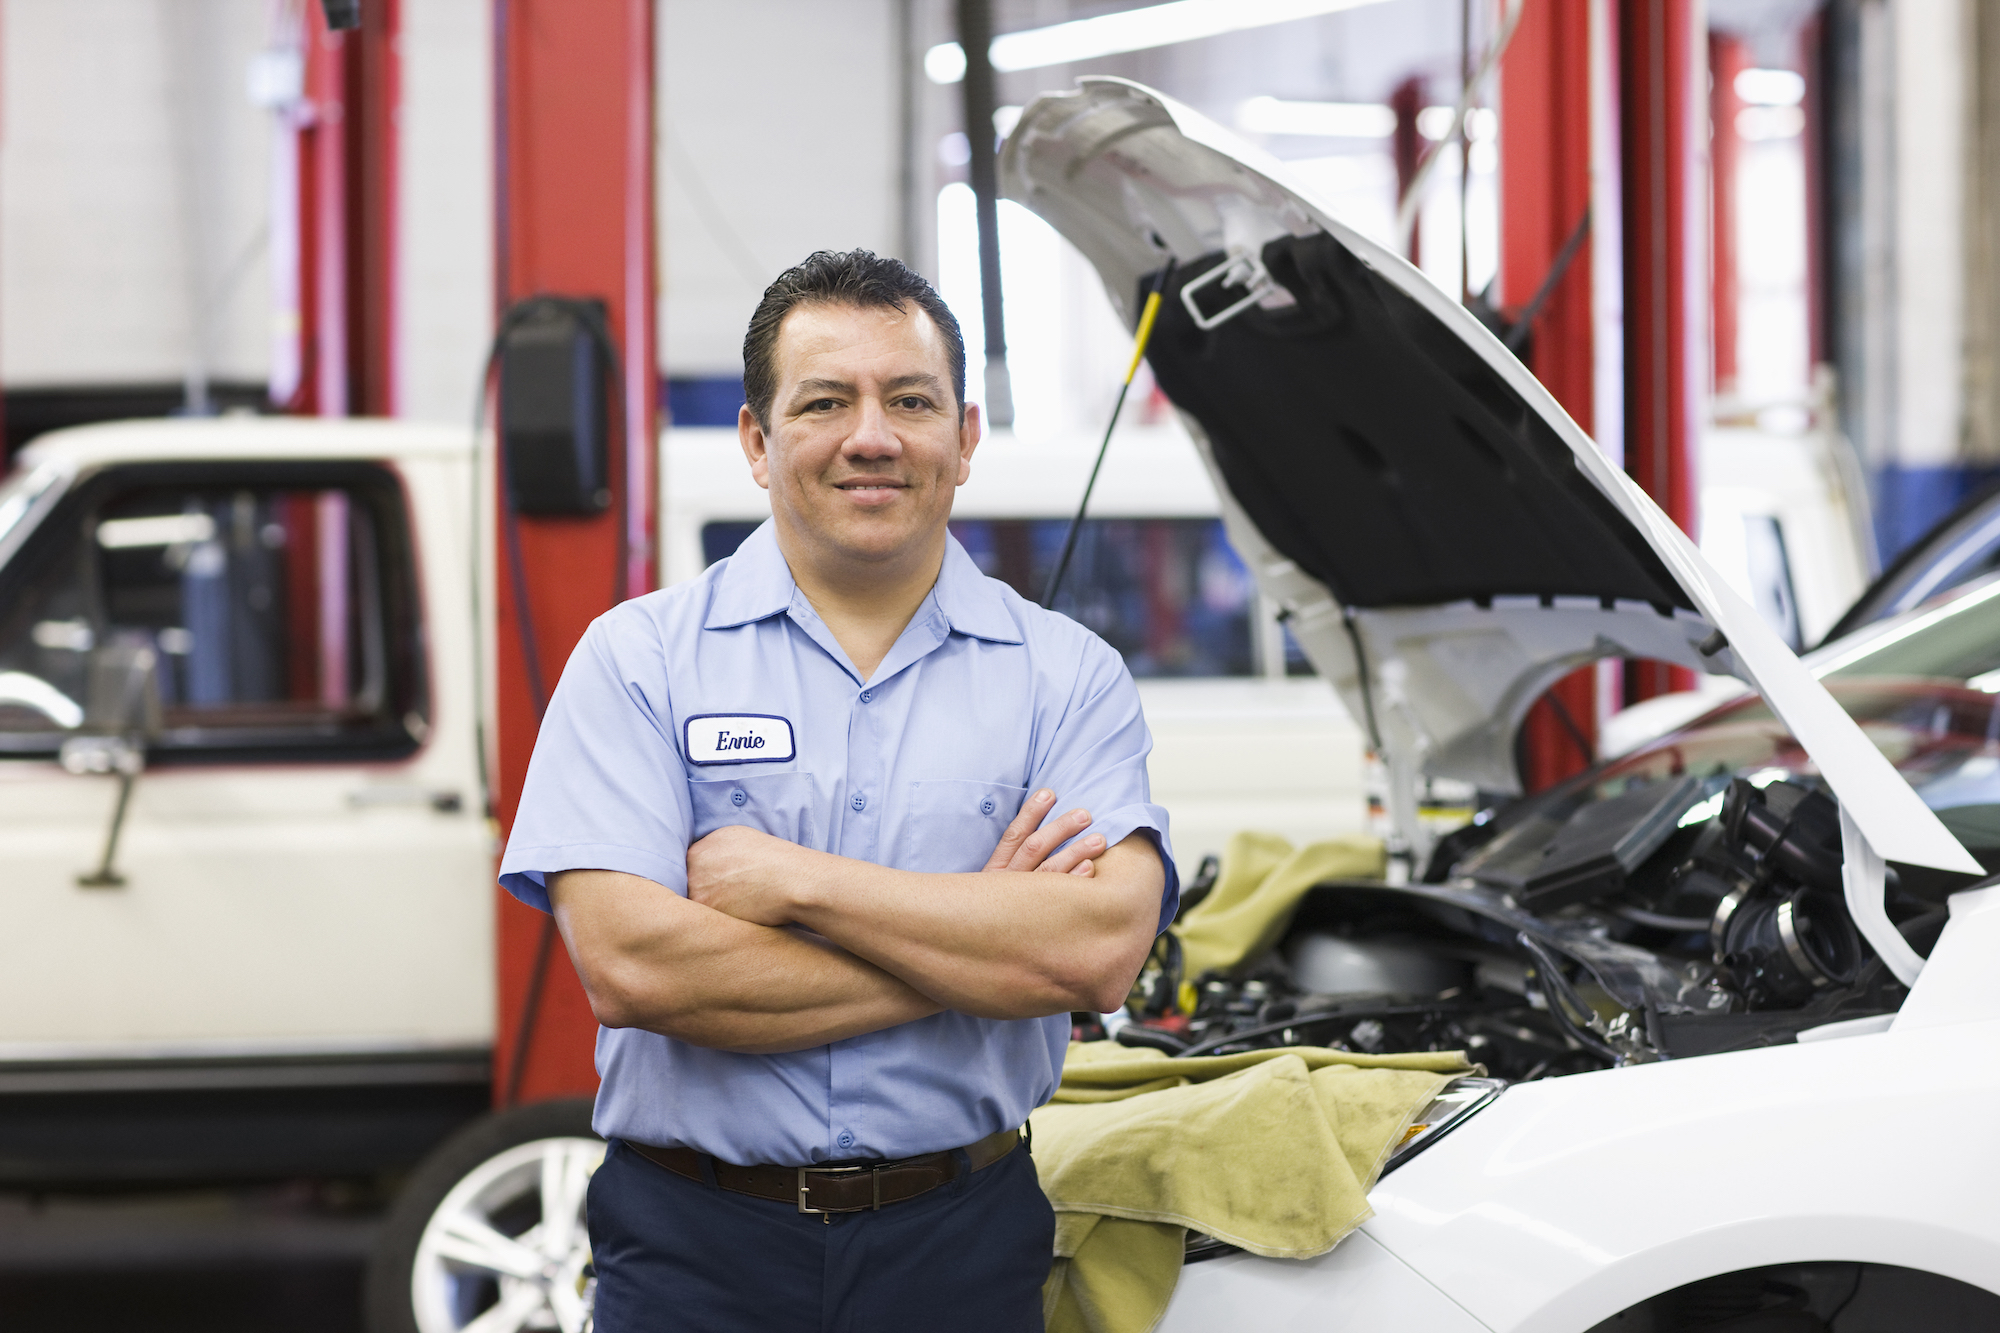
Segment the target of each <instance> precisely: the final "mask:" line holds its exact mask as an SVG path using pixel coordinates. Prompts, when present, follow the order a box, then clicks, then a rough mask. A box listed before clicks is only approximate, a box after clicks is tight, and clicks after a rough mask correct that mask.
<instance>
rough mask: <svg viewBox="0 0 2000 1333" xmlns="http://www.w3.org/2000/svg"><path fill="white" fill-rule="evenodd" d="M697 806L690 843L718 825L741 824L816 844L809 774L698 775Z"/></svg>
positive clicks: (692, 790)
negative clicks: (704, 776)
mask: <svg viewBox="0 0 2000 1333" xmlns="http://www.w3.org/2000/svg"><path fill="white" fill-rule="evenodd" d="M688 795H689V797H690V798H691V800H692V803H693V805H694V830H693V836H692V837H691V838H689V839H688V841H689V842H699V841H700V840H701V839H703V838H705V837H707V836H708V835H709V834H711V833H713V832H715V831H716V830H717V829H719V828H727V827H728V826H730V825H731V824H741V825H742V826H743V827H744V828H753V829H757V830H759V831H760V832H763V833H768V834H770V835H771V836H772V837H774V838H783V839H784V840H785V841H786V842H795V843H797V844H798V845H799V846H801V847H815V848H816V847H818V846H819V843H818V842H816V841H815V840H814V834H815V833H816V832H817V828H816V825H817V821H816V820H815V819H814V818H813V780H812V774H810V773H744V774H740V775H738V776H736V777H731V778H712V779H706V778H705V779H697V780H694V781H690V782H689V783H688Z"/></svg>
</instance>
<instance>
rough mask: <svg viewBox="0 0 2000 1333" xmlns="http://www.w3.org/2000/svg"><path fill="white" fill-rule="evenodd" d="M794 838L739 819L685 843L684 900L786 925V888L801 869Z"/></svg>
mask: <svg viewBox="0 0 2000 1333" xmlns="http://www.w3.org/2000/svg"><path fill="white" fill-rule="evenodd" d="M803 850H804V849H803V848H801V847H799V846H798V845H797V844H796V843H790V842H786V841H785V840H784V839H783V838H774V837H772V836H771V835H770V834H768V833H762V832H759V831H758V830H756V829H753V828H745V827H743V826H742V825H740V824H730V825H728V826H726V827H724V828H719V829H717V830H715V832H713V833H711V834H709V835H708V836H707V837H705V838H703V839H701V840H700V841H699V842H697V843H695V844H694V845H693V846H692V847H689V848H688V852H687V872H688V900H689V901H690V902H697V903H700V904H701V905H702V906H704V907H713V908H714V909H715V910H716V911H718V912H726V913H728V914H729V915H730V916H733V917H735V918H736V919H737V920H739V921H748V922H750V923H752V924H753V925H759V926H789V925H790V924H792V914H793V907H792V903H791V899H790V897H789V895H788V893H787V890H788V889H789V888H790V887H791V885H793V884H794V883H796V882H797V877H798V875H799V874H800V873H802V868H800V867H798V866H797V865H796V864H795V863H796V861H797V859H798V857H799V855H800V853H801V852H802V851H803Z"/></svg>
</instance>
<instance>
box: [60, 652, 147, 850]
mask: <svg viewBox="0 0 2000 1333" xmlns="http://www.w3.org/2000/svg"><path fill="white" fill-rule="evenodd" d="M84 726H85V728H86V730H87V734H85V735H81V736H72V737H70V738H69V739H68V740H66V741H64V742H63V745H62V752H61V757H62V766H63V768H64V769H66V770H68V771H69V772H71V773H75V774H78V775H79V776H82V775H88V774H107V775H113V776H116V777H117V779H118V801H117V804H115V805H114V806H112V808H111V827H110V829H109V830H108V831H107V832H106V834H105V837H104V856H103V859H102V860H101V861H100V862H99V863H98V866H97V869H96V870H93V871H91V872H89V873H88V874H82V875H78V876H77V877H76V882H77V883H78V884H79V885H81V886H83V887H84V888H91V889H115V888H119V887H122V886H123V885H124V883H125V877H124V876H123V875H121V874H119V873H118V871H117V870H116V869H115V868H114V865H113V863H114V861H115V860H116V859H117V856H118V834H119V833H120V831H122V830H123V828H124V827H125V811H126V808H127V807H128V806H129V805H130V804H131V801H132V785H133V784H134V783H135V782H137V781H138V778H139V774H140V773H141V772H143V771H144V770H145V767H146V742H147V741H149V740H152V739H153V738H155V737H157V736H158V735H159V734H160V655H159V650H158V649H156V648H155V647H154V646H153V644H152V641H151V639H150V638H149V637H147V636H145V635H126V634H120V635H117V636H114V637H113V638H112V640H111V642H109V643H107V644H105V645H104V646H103V647H102V648H100V649H98V650H97V651H96V652H95V653H93V654H92V655H91V659H90V692H89V696H88V702H87V703H86V705H85V708H84Z"/></svg>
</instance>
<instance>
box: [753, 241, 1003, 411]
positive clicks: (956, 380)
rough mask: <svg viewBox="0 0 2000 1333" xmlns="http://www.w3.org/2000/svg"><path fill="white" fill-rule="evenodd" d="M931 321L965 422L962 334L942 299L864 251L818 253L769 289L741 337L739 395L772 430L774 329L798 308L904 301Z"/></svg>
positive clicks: (902, 269) (897, 263)
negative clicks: (946, 360)
mask: <svg viewBox="0 0 2000 1333" xmlns="http://www.w3.org/2000/svg"><path fill="white" fill-rule="evenodd" d="M906 301H907V302H913V303H914V304H915V305H916V307H917V308H918V309H919V310H921V311H923V312H924V313H925V314H927V315H929V316H930V317H931V323H933V324H935V325H937V331H938V333H939V334H940V335H941V336H942V337H943V338H944V350H945V356H946V358H947V359H948V360H949V361H950V362H951V387H952V392H954V393H956V394H957V395H958V416H959V420H961V421H963V420H964V419H965V335H964V334H962V333H960V332H959V329H958V320H957V319H956V318H955V317H954V316H953V315H952V313H951V307H949V306H947V305H946V304H945V303H944V298H943V297H941V296H939V295H938V294H937V290H936V289H935V288H933V287H932V286H931V285H930V284H929V283H928V282H925V281H924V280H923V278H922V277H921V276H919V275H918V274H916V273H914V272H912V271H911V270H910V269H909V268H908V267H907V266H906V265H905V264H904V263H903V262H902V261H901V260H899V259H884V258H882V257H881V256H880V255H877V254H874V253H873V252H871V251H868V250H848V251H846V252H844V253H839V254H836V253H835V252H833V251H831V250H818V251H815V252H813V253H812V254H810V255H807V256H806V258H805V262H803V263H800V264H796V265H794V266H793V267H791V268H788V269H786V270H785V271H784V272H783V273H780V274H779V275H778V277H777V281H775V282H773V283H772V284H771V285H770V286H769V287H766V288H765V289H764V299H763V300H761V301H759V302H758V303H757V311H756V313H755V314H753V315H751V316H750V330H749V332H747V333H745V334H744V335H743V397H744V400H745V401H746V402H748V403H749V405H750V411H751V413H752V414H753V415H755V416H756V418H757V424H758V425H760V426H762V427H763V428H764V429H765V430H769V429H770V428H771V400H772V399H773V398H775V397H776V396H777V393H778V366H777V360H778V329H779V326H780V325H782V324H783V323H784V322H785V316H786V315H789V314H791V313H792V311H793V310H795V309H797V308H798V307H799V306H802V305H851V306H859V307H861V308H862V309H864V310H865V309H867V308H869V307H871V306H872V307H885V306H886V307H889V308H891V309H895V310H903V309H906V308H907V307H906V306H905V305H904V302H906Z"/></svg>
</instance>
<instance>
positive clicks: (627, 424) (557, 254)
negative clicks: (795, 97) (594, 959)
mask: <svg viewBox="0 0 2000 1333" xmlns="http://www.w3.org/2000/svg"><path fill="white" fill-rule="evenodd" d="M493 34H494V97H495V104H494V116H495V125H494V129H495V134H494V149H495V177H494V179H495V199H494V207H495V222H496V226H495V233H494V243H495V256H494V258H495V284H494V286H495V296H496V298H497V303H498V306H499V309H501V310H505V309H506V307H507V306H508V305H510V304H511V303H512V302H514V301H516V300H519V299H520V298H522V297H525V296H530V295H536V294H553V295H563V296H572V297H595V298H597V299H599V300H601V301H603V302H604V303H605V305H606V307H607V308H608V309H609V311H610V328H611V330H612V334H613V338H614V341H616V342H617V343H618V345H619V359H620V366H621V369H622V372H623V379H624V401H623V404H622V414H623V415H622V426H623V430H622V435H623V438H624V440H625V441H627V442H628V443H627V447H626V448H625V450H624V455H625V463H624V467H623V469H622V470H618V469H616V459H617V454H616V450H615V447H614V455H613V457H614V470H615V471H618V479H617V481H616V483H615V484H614V487H613V492H614V502H613V506H612V509H611V510H610V511H609V512H608V513H606V514H603V515H601V516H598V517H594V518H520V519H517V520H516V522H518V524H519V527H520V539H521V548H522V555H523V562H524V564H525V566H526V569H527V585H528V586H527V599H528V602H529V604H530V608H531V611H532V617H533V622H534V631H535V640H536V643H537V647H538V649H539V652H540V657H541V670H542V678H543V679H544V680H546V681H549V682H551V684H553V682H554V681H555V680H556V679H557V678H558V676H559V675H560V674H561V672H562V668H563V664H564V662H565V661H567V659H568V657H569V653H570V650H571V649H572V648H573V647H574V646H575V644H576V642H577V640H578V639H579V638H580V637H581V636H582V634H583V631H584V629H585V627H586V626H588V625H589V623H590V622H591V621H592V620H593V619H595V618H596V617H597V616H599V615H601V614H603V612H604V611H605V610H607V609H608V608H609V607H610V605H611V604H612V599H613V592H614V585H615V587H616V590H617V593H618V594H619V595H620V596H632V595H636V594H637V593H640V592H644V591H646V590H647V589H648V588H650V587H651V586H652V582H653V578H654V563H653V551H654V545H655V544H654V542H653V538H652V532H653V513H652V495H653V482H652V462H653V450H654V432H655V424H656V422H655V403H656V400H657V390H656V385H657V377H658V371H657V363H656V359H655V357H656V354H655V348H654V328H653V326H654V290H655V279H654V259H653V6H652V4H651V3H650V0H495V3H494V6H493ZM497 489H498V488H497V487H496V490H497ZM501 521H503V522H504V521H505V520H504V516H501ZM496 530H497V529H496ZM496 555H497V553H496ZM495 584H496V586H497V606H496V615H495V625H494V628H493V633H494V635H495V636H496V639H497V642H496V643H495V645H494V649H495V664H496V672H497V677H498V679H497V692H498V736H497V743H496V749H497V755H496V758H497V772H496V774H495V792H494V794H495V803H496V807H497V809H496V813H497V814H498V816H499V818H500V821H501V823H502V825H503V827H506V826H511V824H512V822H513V817H514V812H515V810H516V808H517V807H518V805H519V802H520V796H521V783H522V779H523V778H524V777H525V775H526V772H527V766H528V758H529V756H530V754H531V753H532V752H533V749H534V743H535V734H536V730H537V724H538V719H537V716H536V708H535V701H534V699H533V697H532V696H531V694H530V687H529V684H528V671H527V665H526V661H525V659H524V658H523V656H522V652H521V638H520V633H519V631H520V623H521V622H520V615H519V610H520V609H519V608H518V607H517V606H516V605H515V602H514V598H513V591H512V588H511V585H510V580H509V579H508V577H507V576H506V573H505V570H504V568H503V569H502V570H501V576H500V577H499V578H497V579H496V580H495ZM499 904H500V906H499V923H498V924H499V932H498V949H499V957H498V963H499V1005H500V1012H499V1021H498V1025H497V1028H498V1031H497V1036H498V1040H497V1048H496V1063H495V1086H496V1089H498V1090H499V1092H500V1094H501V1095H502V1096H503V1097H504V1096H505V1094H506V1092H507V1091H508V1090H509V1089H510V1088H515V1087H518V1092H519V1097H520V1099H521V1100H524V1101H534V1100H538V1099H541V1098H545V1097H553V1096H561V1095H566V1094H574V1093H587V1092H590V1091H592V1090H594V1089H595V1087H596V1085H597V1076H596V1072H595V1070H594V1068H593V1063H592V1052H593V1046H594V1037H595V1033H596V1026H597V1025H596V1022H595V1020H594V1019H593V1018H592V1017H591V1014H590V1008H589V1005H588V1004H587V1003H586V1002H585V999H584V996H583V990H582V987H581V986H580V985H578V983H577V981H576V977H575V974H574V972H572V971H571V969H570V966H569V962H568V959H567V957H566V956H565V955H564V952H563V950H562V947H561V945H560V944H559V943H557V944H555V945H554V947H553V948H552V949H551V950H549V955H548V956H549V965H548V966H547V968H546V971H545V973H544V975H543V978H542V984H541V985H540V986H539V988H537V986H536V984H535V977H536V974H537V971H538V966H537V958H538V956H540V955H541V954H542V952H543V948H544V941H545V936H544V930H545V926H546V922H547V918H546V917H544V916H542V915H541V914H540V913H536V912H532V911H529V910H528V909H527V908H524V907H522V906H520V905H519V904H517V903H515V902H514V901H513V900H512V899H511V898H509V897H507V896H506V895H505V894H501V895H499ZM531 992H537V993H538V996H539V999H538V1001H537V1003H535V1004H534V1005H532V1006H531V1005H530V1004H529V1003H528V1001H529V997H530V993H531ZM530 1009H532V1010H533V1012H534V1018H533V1023H532V1027H531V1029H530V1032H531V1036H530V1038H529V1039H528V1041H527V1043H526V1046H525V1055H524V1058H523V1059H522V1061H521V1063H520V1066H519V1068H518V1069H517V1068H516V1067H515V1065H514V1052H515V1050H516V1047H517V1045H519V1044H520V1042H521V1032H522V1027H523V1016H524V1013H526V1012H527V1011H529V1010H530Z"/></svg>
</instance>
